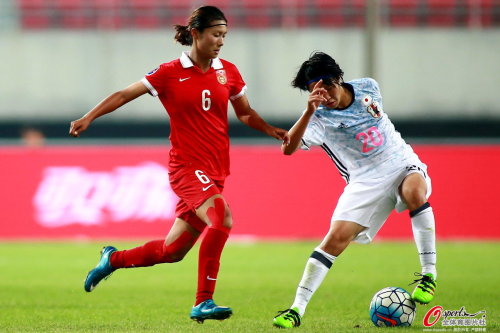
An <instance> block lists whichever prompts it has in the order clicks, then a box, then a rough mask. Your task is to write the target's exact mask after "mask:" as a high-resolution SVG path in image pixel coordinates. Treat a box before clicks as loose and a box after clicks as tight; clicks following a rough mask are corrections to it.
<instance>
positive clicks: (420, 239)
mask: <svg viewBox="0 0 500 333" xmlns="http://www.w3.org/2000/svg"><path fill="white" fill-rule="evenodd" d="M425 177H428V176H427V175H425V174H421V173H412V174H410V175H408V176H407V177H406V178H405V179H404V180H403V182H402V184H401V186H400V196H401V198H402V200H403V202H404V203H405V204H406V206H407V207H408V210H409V211H410V218H411V223H412V230H413V237H414V239H415V243H416V245H417V249H418V253H419V257H420V264H421V266H422V273H421V278H420V279H417V280H415V282H418V285H417V287H416V288H415V290H414V291H413V294H412V297H413V299H414V300H415V301H416V302H419V303H423V304H427V303H429V302H430V301H431V300H432V299H433V298H434V292H435V289H436V278H437V271H436V233H435V222H434V213H433V211H432V207H431V206H430V204H429V203H428V202H427V198H428V195H429V190H428V186H430V184H428V182H427V181H426V178H425Z"/></svg>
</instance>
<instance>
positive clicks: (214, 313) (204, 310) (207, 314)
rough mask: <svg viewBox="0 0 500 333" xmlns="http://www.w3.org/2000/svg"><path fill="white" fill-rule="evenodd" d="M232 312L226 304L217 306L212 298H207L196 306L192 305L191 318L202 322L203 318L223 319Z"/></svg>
mask: <svg viewBox="0 0 500 333" xmlns="http://www.w3.org/2000/svg"><path fill="white" fill-rule="evenodd" d="M232 314H233V310H231V308H228V307H227V306H218V305H216V304H215V303H214V301H213V300H211V299H207V300H206V301H204V302H201V303H200V304H198V305H197V306H193V309H192V310H191V315H190V317H191V319H193V320H195V321H197V322H198V323H200V324H203V322H204V321H205V319H217V320H224V319H227V318H229V317H231V315H232Z"/></svg>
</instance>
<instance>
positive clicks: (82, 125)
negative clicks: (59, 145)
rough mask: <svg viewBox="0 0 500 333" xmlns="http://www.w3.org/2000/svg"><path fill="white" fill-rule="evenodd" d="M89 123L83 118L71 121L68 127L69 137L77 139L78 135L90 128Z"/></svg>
mask: <svg viewBox="0 0 500 333" xmlns="http://www.w3.org/2000/svg"><path fill="white" fill-rule="evenodd" d="M90 122H91V121H90V120H89V119H88V118H85V117H83V118H80V119H77V120H75V121H72V122H71V125H70V127H69V135H71V136H74V137H79V136H80V134H81V133H82V132H83V131H85V130H86V129H87V128H88V127H89V126H90Z"/></svg>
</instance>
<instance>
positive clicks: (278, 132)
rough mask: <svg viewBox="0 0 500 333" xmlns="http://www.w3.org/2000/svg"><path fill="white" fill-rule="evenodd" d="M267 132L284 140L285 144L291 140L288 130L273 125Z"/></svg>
mask: <svg viewBox="0 0 500 333" xmlns="http://www.w3.org/2000/svg"><path fill="white" fill-rule="evenodd" d="M267 134H268V135H269V136H272V137H273V138H275V139H278V140H281V141H283V143H284V144H285V145H287V144H288V143H289V142H290V136H289V135H288V131H287V130H284V129H282V128H278V127H273V126H271V127H270V129H269V131H268V132H267Z"/></svg>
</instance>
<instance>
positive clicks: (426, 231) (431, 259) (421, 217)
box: [410, 203, 437, 279]
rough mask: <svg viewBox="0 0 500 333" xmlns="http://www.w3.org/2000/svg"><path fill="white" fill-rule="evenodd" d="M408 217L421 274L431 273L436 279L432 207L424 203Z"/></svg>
mask: <svg viewBox="0 0 500 333" xmlns="http://www.w3.org/2000/svg"><path fill="white" fill-rule="evenodd" d="M410 216H411V225H412V230H413V237H414V239H415V243H416V245H417V249H418V254H419V257H420V265H421V266H422V274H427V273H432V275H434V279H436V278H437V271H436V230H435V222H434V213H433V212H432V207H431V206H430V205H429V204H428V203H426V204H424V205H423V206H422V207H420V208H418V209H416V210H414V211H413V212H410Z"/></svg>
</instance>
